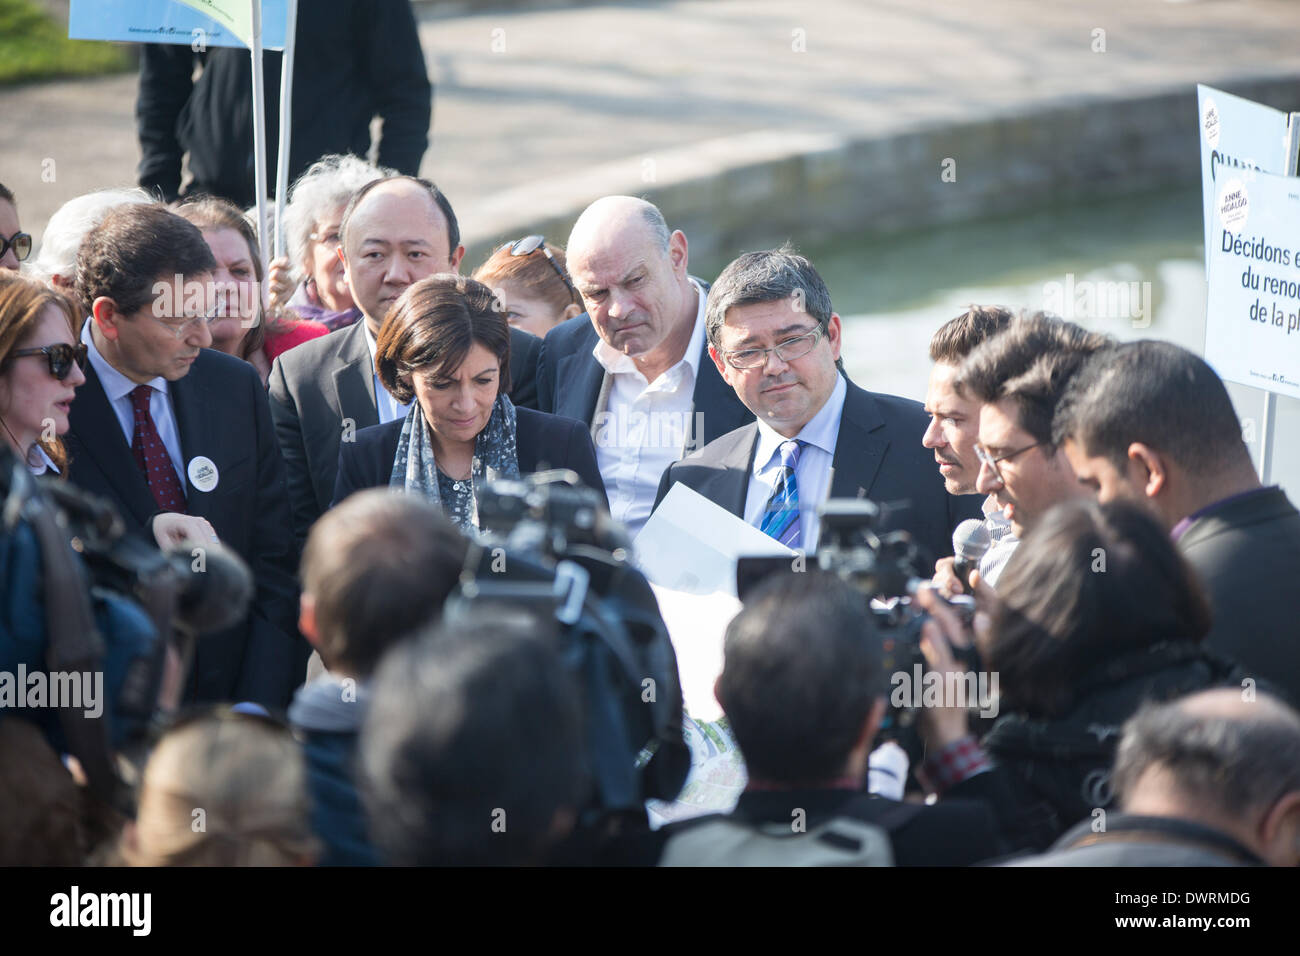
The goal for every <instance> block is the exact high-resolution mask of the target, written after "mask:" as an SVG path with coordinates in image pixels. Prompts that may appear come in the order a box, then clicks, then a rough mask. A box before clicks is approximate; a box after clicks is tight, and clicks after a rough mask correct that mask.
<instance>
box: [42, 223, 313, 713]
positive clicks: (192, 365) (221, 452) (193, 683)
mask: <svg viewBox="0 0 1300 956" xmlns="http://www.w3.org/2000/svg"><path fill="white" fill-rule="evenodd" d="M214 268H215V262H214V260H213V258H212V253H211V252H210V251H209V249H208V245H207V243H206V242H205V241H204V239H203V236H202V234H201V233H200V232H199V230H198V229H197V228H195V227H194V226H193V225H191V224H190V223H188V222H186V221H185V220H184V219H181V218H180V217H179V216H176V215H174V214H172V213H171V212H169V211H168V210H167V209H166V208H164V207H163V206H160V205H131V206H123V207H119V208H117V209H114V210H112V211H110V212H109V214H108V216H107V217H105V219H104V222H103V224H102V225H101V226H100V227H99V228H98V229H97V230H95V231H94V232H92V233H91V234H90V236H89V237H88V238H87V240H86V242H85V243H83V245H82V247H81V251H80V253H79V255H78V257H77V292H78V293H79V294H80V295H81V296H82V301H84V302H87V303H89V304H90V305H91V317H90V319H89V321H87V322H86V324H85V326H84V327H83V328H82V332H81V340H82V341H83V342H84V343H85V344H86V347H87V351H88V353H89V360H90V361H89V367H88V368H87V369H86V383H85V384H84V385H83V386H81V387H80V388H79V389H78V391H77V398H76V401H75V402H73V407H72V410H71V414H70V416H69V417H70V422H71V427H70V429H69V433H68V436H67V444H68V452H69V459H70V464H69V478H70V479H71V480H72V482H73V483H74V484H77V485H79V486H80V487H82V488H84V489H86V490H87V491H90V492H93V493H95V494H98V495H100V496H102V497H105V498H107V499H109V500H110V501H112V503H113V504H114V505H115V506H116V508H117V510H118V512H119V514H121V516H122V518H123V520H124V521H125V522H126V526H127V528H128V529H129V530H130V531H131V532H132V533H135V534H137V535H138V536H140V537H141V538H142V539H144V540H147V541H149V542H150V543H153V540H154V539H153V535H152V534H151V533H150V527H151V525H152V523H153V521H154V519H155V518H156V517H157V516H158V515H159V514H161V513H164V512H179V513H184V514H189V515H192V516H195V517H200V518H203V519H206V521H207V522H208V523H209V524H210V526H211V528H212V530H213V532H214V533H215V535H216V536H217V537H218V538H219V539H220V540H221V541H222V542H223V543H224V544H226V545H227V546H228V547H230V548H231V549H233V550H234V551H236V552H237V553H238V554H239V555H240V556H241V557H242V558H243V559H244V561H245V562H247V563H248V566H249V568H250V569H251V571H252V573H253V581H254V584H255V586H256V593H255V596H254V598H253V601H252V602H251V604H250V606H249V610H248V613H247V615H246V616H245V618H244V620H243V621H242V622H241V623H240V624H238V625H236V626H235V627H233V628H230V629H228V630H225V631H221V632H218V633H214V634H208V635H205V636H204V637H203V638H202V639H201V640H200V641H199V644H198V649H197V652H196V654H195V658H194V666H193V670H192V672H191V674H190V682H189V685H188V687H187V692H186V697H187V699H188V700H190V701H195V702H197V701H211V700H236V701H241V700H250V701H256V702H258V703H261V704H264V705H266V706H269V707H283V706H285V705H286V704H287V703H288V701H289V699H290V697H291V696H292V693H293V690H294V688H295V687H296V686H297V685H298V684H299V683H301V681H302V677H303V674H304V668H305V664H306V659H307V654H308V648H307V645H306V643H305V642H304V641H303V640H302V638H301V636H300V635H299V634H298V629H297V625H296V623H295V622H296V620H297V602H298V594H297V586H296V584H295V580H294V568H295V564H296V560H297V555H296V553H295V550H294V538H293V532H292V528H291V526H290V519H289V505H288V497H287V492H286V490H285V482H284V466H283V464H282V462H281V459H280V453H279V448H278V446H277V444H276V440H275V433H274V431H273V428H272V425H271V417H270V410H269V408H268V406H267V401H266V393H265V392H264V391H263V389H262V385H261V381H260V379H259V378H258V375H257V373H256V371H255V370H254V369H253V367H252V366H251V365H248V364H247V363H245V362H242V361H240V360H239V359H236V358H233V357H231V356H228V355H224V354H222V353H221V352H217V351H213V350H212V349H210V348H209V346H210V345H211V344H212V335H211V332H210V330H209V328H208V323H209V322H210V321H211V320H212V318H214V317H215V316H216V315H217V314H218V312H219V309H220V307H221V304H222V302H223V300H222V298H221V297H220V295H219V289H218V288H215V287H214V284H213V282H212V272H213V270H214Z"/></svg>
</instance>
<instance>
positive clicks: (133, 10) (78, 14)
mask: <svg viewBox="0 0 1300 956" xmlns="http://www.w3.org/2000/svg"><path fill="white" fill-rule="evenodd" d="M287 18H288V5H287V0H262V48H263V49H265V50H283V49H284V33H285V23H286V22H287ZM68 36H69V37H70V38H71V39H73V40H116V41H119V42H123V43H175V44H179V45H183V46H188V47H190V48H191V49H193V50H194V51H195V52H196V53H197V52H200V51H202V50H205V49H207V48H208V47H210V46H235V47H242V46H244V43H243V42H242V41H241V40H240V39H239V37H237V36H235V35H234V34H233V33H231V32H230V31H229V30H227V29H226V28H225V27H224V26H222V25H221V24H219V23H217V22H216V21H215V20H213V19H211V18H209V17H205V16H203V14H201V13H199V12H198V11H197V10H195V9H194V8H193V7H189V6H186V5H185V4H183V3H177V2H176V0H72V5H71V7H70V9H69V11H68Z"/></svg>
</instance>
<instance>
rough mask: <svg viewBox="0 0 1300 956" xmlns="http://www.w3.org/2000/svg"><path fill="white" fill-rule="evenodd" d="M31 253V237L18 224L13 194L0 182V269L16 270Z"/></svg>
mask: <svg viewBox="0 0 1300 956" xmlns="http://www.w3.org/2000/svg"><path fill="white" fill-rule="evenodd" d="M31 254H32V237H31V236H29V235H28V234H27V233H25V232H23V231H22V228H21V227H20V226H19V225H18V204H17V203H16V202H15V201H14V194H13V193H12V192H11V191H10V190H9V189H8V188H7V187H6V186H5V184H4V183H0V270H5V269H8V270H9V271H11V272H17V271H18V263H20V262H22V261H24V260H25V259H26V258H27V257H28V256H29V255H31Z"/></svg>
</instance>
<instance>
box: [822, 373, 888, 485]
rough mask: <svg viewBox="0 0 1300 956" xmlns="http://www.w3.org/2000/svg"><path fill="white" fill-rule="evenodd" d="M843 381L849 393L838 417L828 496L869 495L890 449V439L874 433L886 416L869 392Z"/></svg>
mask: <svg viewBox="0 0 1300 956" xmlns="http://www.w3.org/2000/svg"><path fill="white" fill-rule="evenodd" d="M845 382H846V384H847V385H848V392H847V393H846V394H845V396H844V413H843V415H841V416H840V433H839V436H838V437H837V438H836V440H835V460H834V465H833V467H834V468H835V477H834V478H833V479H832V481H831V497H832V498H870V497H871V486H872V485H873V484H874V483H875V480H876V473H877V472H878V471H879V470H880V465H881V462H883V461H884V460H885V451H886V450H887V449H888V448H889V439H887V438H885V437H884V436H883V435H875V434H873V432H875V430H876V429H878V428H883V427H884V425H885V419H884V417H883V416H882V415H881V414H880V409H879V407H878V406H877V405H876V401H875V399H873V398H872V397H871V393H870V392H867V391H864V390H863V389H860V388H858V387H857V386H856V385H854V384H853V383H852V382H849V381H848V380H847V379H845Z"/></svg>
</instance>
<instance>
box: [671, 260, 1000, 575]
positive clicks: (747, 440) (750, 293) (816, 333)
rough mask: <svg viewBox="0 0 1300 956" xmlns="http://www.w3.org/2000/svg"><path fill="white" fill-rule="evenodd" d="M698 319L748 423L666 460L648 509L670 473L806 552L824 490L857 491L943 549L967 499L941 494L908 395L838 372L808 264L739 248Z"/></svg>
mask: <svg viewBox="0 0 1300 956" xmlns="http://www.w3.org/2000/svg"><path fill="white" fill-rule="evenodd" d="M707 321H708V337H709V357H710V358H711V359H712V364H713V365H714V366H715V368H716V369H717V371H718V373H719V374H720V375H721V376H722V377H723V378H724V379H725V380H726V381H727V383H728V384H729V385H730V386H731V387H732V388H734V389H735V391H736V394H737V395H738V396H739V397H740V399H741V400H742V401H743V402H744V403H745V405H746V406H747V407H748V408H749V409H750V410H751V411H753V412H754V414H755V415H756V416H757V419H758V420H757V421H756V422H754V423H752V424H749V425H745V426H743V427H741V428H738V429H736V430H735V431H732V432H730V433H728V434H726V435H724V436H722V437H721V438H719V439H717V440H715V441H713V442H710V443H709V444H708V445H706V446H705V447H704V448H702V449H700V450H699V451H697V452H695V453H694V454H692V455H689V456H688V457H686V458H684V459H683V460H681V461H679V462H677V463H676V464H674V465H672V466H670V467H669V468H668V469H667V470H666V471H665V472H664V475H663V478H662V480H661V481H660V483H659V489H658V494H657V496H656V501H655V503H656V506H657V505H658V503H659V502H660V501H662V500H663V498H664V496H665V495H666V494H667V493H668V490H669V489H670V488H671V487H672V486H673V484H675V483H676V482H679V481H680V482H682V483H684V484H686V485H687V486H689V487H691V488H693V489H694V490H696V491H698V492H699V493H700V494H702V495H703V496H704V497H706V498H708V499H709V500H710V501H713V502H714V503H715V504H718V505H720V506H722V507H723V508H725V509H726V510H728V511H730V512H731V513H732V514H734V515H736V516H738V517H740V518H743V519H744V520H745V521H746V522H747V523H749V524H752V525H755V526H756V527H759V528H760V529H762V530H763V531H766V532H767V533H768V534H770V535H772V536H773V537H774V538H776V539H777V540H779V541H781V542H782V543H784V544H786V545H788V546H790V547H792V548H795V549H797V550H803V551H805V552H812V551H814V550H815V549H816V546H817V541H818V538H819V535H820V528H819V522H818V518H817V513H816V511H817V506H818V505H819V504H820V503H821V502H822V501H823V500H824V499H825V498H827V497H831V498H867V499H870V500H871V501H873V502H875V503H876V504H878V505H881V506H889V507H885V508H884V521H885V524H884V528H885V529H886V530H895V529H898V530H905V531H908V532H910V533H911V535H912V538H913V540H914V541H916V542H917V543H918V544H919V545H920V546H921V547H922V548H923V549H924V550H925V551H926V552H928V553H929V557H930V559H931V560H933V559H934V558H935V557H939V556H943V555H947V554H951V553H952V531H953V529H954V528H955V527H956V525H957V524H958V523H959V522H960V521H962V520H963V519H965V518H971V517H978V515H979V506H978V505H979V503H978V501H975V500H974V499H971V498H969V497H954V496H952V495H950V494H948V493H947V491H946V490H945V488H944V484H943V479H942V478H941V477H940V476H939V474H938V472H936V471H935V469H934V465H933V462H932V460H931V459H930V456H929V453H928V452H927V450H926V449H925V448H924V447H923V446H922V445H921V441H920V438H921V436H922V435H923V434H924V433H925V429H926V426H927V424H928V420H927V416H926V414H925V411H924V409H923V407H922V406H921V404H920V403H919V402H914V401H911V400H909V399H905V398H899V397H897V396H894V395H883V394H878V393H872V392H868V391H866V390H865V389H861V388H858V387H857V386H856V385H854V384H853V383H852V382H850V381H849V380H848V377H847V376H846V375H844V373H843V371H842V365H841V362H840V334H841V328H840V317H839V316H838V315H837V314H836V313H835V312H833V311H832V310H831V300H830V293H829V292H828V291H827V289H826V285H825V283H824V282H823V281H822V278H821V276H820V275H818V273H817V270H816V269H814V268H813V266H812V263H810V262H809V261H808V260H807V259H805V258H804V257H803V256H799V255H796V254H794V253H793V252H791V251H789V250H787V249H780V250H773V251H767V252H751V253H746V254H745V255H743V256H741V257H740V258H739V259H737V260H736V261H734V262H733V263H731V265H729V266H727V268H726V269H725V270H723V273H722V275H721V276H719V277H718V281H717V282H716V283H714V286H713V288H712V289H711V290H710V292H709V301H708V320H707ZM922 567H924V565H922Z"/></svg>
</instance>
